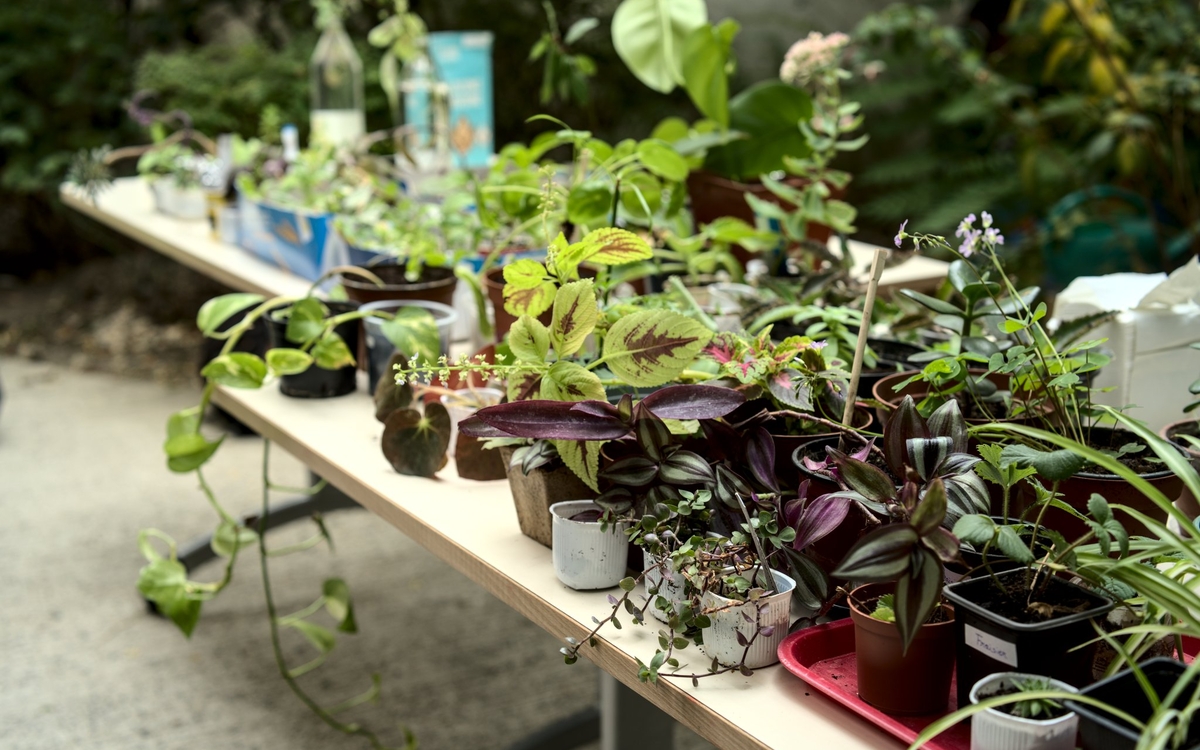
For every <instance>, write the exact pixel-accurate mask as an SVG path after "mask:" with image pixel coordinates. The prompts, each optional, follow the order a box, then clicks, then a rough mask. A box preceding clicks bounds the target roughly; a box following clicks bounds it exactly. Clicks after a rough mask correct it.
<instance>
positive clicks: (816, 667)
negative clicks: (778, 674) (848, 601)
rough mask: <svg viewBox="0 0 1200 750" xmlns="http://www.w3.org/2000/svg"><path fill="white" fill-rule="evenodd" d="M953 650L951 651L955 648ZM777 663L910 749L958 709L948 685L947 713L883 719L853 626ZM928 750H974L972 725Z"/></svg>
mask: <svg viewBox="0 0 1200 750" xmlns="http://www.w3.org/2000/svg"><path fill="white" fill-rule="evenodd" d="M951 647H952V646H951ZM1183 650H1184V652H1185V654H1186V657H1185V661H1189V662H1190V661H1191V660H1192V659H1193V658H1194V657H1195V655H1196V653H1197V652H1198V651H1200V639H1196V638H1188V637H1185V638H1184V639H1183ZM779 661H780V662H782V663H783V666H784V668H785V669H787V670H788V671H789V672H791V673H792V674H794V675H796V676H797V677H799V678H800V679H802V680H804V681H805V682H807V683H808V684H809V685H810V686H811V687H812V688H813V689H814V690H816V691H818V692H820V693H822V694H824V695H825V696H827V697H829V698H831V699H833V700H834V701H836V702H838V703H840V704H842V705H843V706H845V707H846V708H848V709H850V710H851V711H853V712H854V713H856V714H858V715H859V716H861V717H862V718H863V719H865V720H866V721H869V722H871V723H872V724H874V725H875V726H877V727H879V728H880V729H882V730H884V731H885V732H888V733H890V734H892V735H893V736H895V737H896V739H898V740H900V741H902V742H904V743H905V744H909V743H911V742H912V741H913V740H915V739H916V738H917V735H918V734H920V733H921V730H923V729H925V727H927V726H929V725H930V724H932V723H933V722H934V721H936V720H938V719H940V718H941V717H943V716H945V715H946V714H949V713H951V712H953V711H956V710H957V709H958V701H957V700H956V697H955V696H956V695H957V691H956V689H955V688H956V685H955V683H954V681H951V683H950V702H949V703H948V704H947V706H946V710H945V711H942V712H941V713H937V714H929V715H926V716H897V715H893V714H888V713H884V712H883V711H880V710H879V709H878V708H875V707H874V706H872V705H870V704H868V703H866V702H865V701H863V700H862V699H861V698H859V697H858V664H857V662H856V660H855V657H854V622H853V621H852V620H838V621H836V622H830V623H827V624H825V625H817V626H815V627H811V628H805V629H804V630H798V631H796V632H795V633H792V634H791V635H789V636H788V637H787V638H786V639H785V640H784V642H783V643H781V644H779ZM924 747H926V748H928V750H970V747H971V722H970V721H969V720H968V721H965V722H961V723H959V724H958V725H956V726H954V727H952V728H950V729H948V730H946V731H945V732H942V733H941V734H939V735H938V736H937V737H935V738H934V739H933V740H931V741H930V742H929V743H927V744H926V745H925V746H924Z"/></svg>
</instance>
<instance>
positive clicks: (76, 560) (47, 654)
mask: <svg viewBox="0 0 1200 750" xmlns="http://www.w3.org/2000/svg"><path fill="white" fill-rule="evenodd" d="M0 378H3V385H4V400H3V404H2V406H0V510H2V511H3V516H2V518H3V521H2V522H0V563H2V564H3V579H2V580H3V586H2V587H0V592H3V594H4V599H5V606H4V607H3V608H0V656H2V664H3V667H2V668H0V748H4V750H50V749H54V750H58V749H60V748H67V747H71V748H81V749H82V748H89V749H90V748H95V749H98V750H176V749H178V750H185V749H186V750H196V748H221V749H222V750H239V749H243V748H245V749H247V750H249V749H254V750H285V749H286V750H307V749H309V748H312V749H314V750H315V749H317V748H320V749H321V750H342V749H343V748H344V749H346V750H350V749H358V748H365V747H367V744H366V743H365V742H363V741H362V740H361V739H356V738H351V737H345V736H342V735H339V734H338V733H336V732H334V731H332V730H330V729H328V728H327V727H325V726H324V725H323V724H322V723H321V722H320V721H319V720H318V719H316V718H315V717H314V716H313V715H312V714H311V713H309V711H308V710H307V709H306V708H305V707H304V706H303V705H301V704H300V703H299V702H298V701H297V700H296V699H295V698H294V697H293V696H292V695H291V694H290V693H289V692H288V690H287V688H286V687H285V685H284V683H283V682H282V680H281V679H280V678H279V675H278V673H277V672H276V669H275V664H274V661H273V659H272V657H271V649H270V642H269V639H268V631H267V623H266V615H265V614H264V609H263V601H262V586H261V583H260V580H259V574H258V559H257V558H258V556H257V554H256V553H254V551H253V550H251V551H249V552H248V553H247V554H245V555H244V557H243V558H242V559H240V560H239V562H238V564H237V566H236V572H235V580H234V583H233V585H232V586H230V588H228V589H227V590H226V591H225V592H224V593H222V595H221V596H220V597H219V598H218V599H216V600H215V601H212V602H209V603H207V604H205V606H204V612H203V614H202V616H201V619H200V623H199V626H198V627H197V628H196V632H195V633H194V635H193V636H192V638H191V639H190V640H187V639H185V638H184V637H183V636H182V634H181V633H180V632H179V631H178V630H176V629H175V627H174V626H173V625H171V624H170V623H169V622H167V621H165V620H162V619H159V618H157V617H153V616H150V615H148V614H147V612H146V609H145V606H144V604H143V602H142V601H141V599H140V598H139V596H138V594H137V592H136V590H135V589H134V583H135V581H136V578H137V572H138V569H139V568H140V567H141V565H142V559H141V557H140V555H139V553H138V550H137V546H136V539H137V532H138V530H139V529H141V528H145V527H156V528H159V529H162V530H163V531H165V532H167V533H169V534H171V535H172V536H174V537H175V538H176V539H178V540H180V541H181V542H182V541H185V540H187V539H189V538H190V537H192V536H194V535H196V534H199V533H201V532H204V531H206V530H209V529H211V527H212V526H213V525H214V524H215V517H214V515H213V513H212V511H211V509H210V508H209V507H208V506H207V504H206V503H205V501H204V498H203V496H202V495H201V494H200V492H199V490H198V489H197V487H196V486H195V480H194V478H193V476H191V475H186V476H180V475H176V474H172V473H170V472H169V471H167V469H166V467H165V464H164V459H163V455H162V452H161V443H162V440H163V425H164V423H165V420H166V417H167V415H168V414H170V413H172V412H174V411H176V410H178V409H180V408H184V407H186V406H189V405H192V404H194V403H195V401H196V399H197V397H198V391H197V389H193V388H171V387H167V386H163V385H158V384H155V383H152V382H149V381H145V380H133V379H127V378H120V377H116V376H112V375H104V374H96V373H80V372H74V371H70V370H67V369H65V368H63V367H60V366H56V365H51V364H46V363H36V362H30V361H27V360H23V359H16V358H3V359H0ZM261 450H262V444H261V441H259V440H258V439H257V438H253V437H250V438H245V437H243V438H230V439H228V440H227V441H226V442H225V444H224V445H223V446H222V448H221V450H220V452H219V454H218V455H217V457H216V458H215V459H214V460H213V462H212V463H211V464H210V467H211V468H209V469H208V471H207V472H206V477H207V478H208V480H209V482H210V483H211V484H212V486H213V489H214V491H215V493H216V494H217V496H218V497H219V498H221V500H222V502H223V503H224V504H225V505H226V507H228V508H229V509H230V510H232V511H235V512H237V513H245V512H252V511H255V510H256V509H257V507H258V504H259V502H260V494H259V493H260V489H259V481H258V473H259V466H260V461H261ZM273 457H274V460H273V462H272V463H273V478H274V480H275V481H276V482H279V483H288V484H296V483H303V482H304V481H305V477H306V473H305V471H304V468H303V467H302V466H301V465H300V464H299V463H298V462H296V461H295V460H293V459H291V458H290V457H289V456H287V455H286V454H284V453H283V452H282V451H275V452H274V454H273ZM328 525H329V527H330V530H331V532H332V535H333V537H334V541H335V545H336V552H335V553H332V554H331V553H330V552H329V550H327V549H326V548H324V547H321V548H318V549H316V550H311V551H308V552H305V553H301V554H298V555H293V556H289V557H284V558H276V559H274V560H273V563H272V571H273V576H272V580H273V586H274V589H275V593H276V599H277V601H278V603H279V607H280V611H281V612H290V611H294V610H298V609H300V608H302V607H304V606H306V605H307V604H308V603H309V602H311V601H312V600H313V599H315V598H316V596H317V595H318V593H319V591H320V585H321V581H322V580H323V579H324V578H325V577H328V576H332V575H336V576H340V577H342V578H344V579H345V580H346V581H347V582H348V583H349V585H350V588H351V591H352V592H353V595H354V597H355V603H356V613H357V619H358V623H359V628H360V633H359V634H358V635H355V636H343V637H340V638H339V645H338V648H337V649H336V650H335V651H334V653H333V655H332V656H331V658H330V661H329V662H328V663H327V664H326V665H325V666H323V667H322V668H320V669H319V670H317V671H315V672H313V673H311V674H309V675H308V676H306V677H303V678H302V681H303V684H304V685H305V687H307V688H308V689H310V690H312V691H313V693H314V694H315V695H316V696H317V697H318V699H319V700H321V701H322V702H323V703H326V704H334V703H337V702H339V701H341V700H343V699H345V698H347V697H349V696H351V695H354V694H356V693H358V692H360V691H361V690H364V689H365V688H366V687H368V686H369V684H370V674H371V673H372V672H375V671H377V672H380V673H381V674H382V677H383V695H382V699H381V700H380V702H379V703H378V705H375V706H364V707H361V708H357V709H353V710H352V711H350V712H347V713H346V714H345V716H344V718H346V719H348V720H354V721H359V722H361V723H363V724H364V725H366V726H370V727H372V728H376V729H378V730H379V731H380V732H381V734H382V735H383V737H384V739H385V740H389V741H391V742H398V740H399V738H400V736H401V735H400V733H399V731H398V729H397V726H398V725H401V724H402V725H404V726H407V727H408V728H410V729H411V730H412V731H413V732H414V733H415V734H416V735H417V738H418V740H419V742H420V745H421V747H422V748H425V749H427V750H442V749H443V748H450V749H455V750H457V749H466V750H471V749H474V748H480V749H488V748H504V747H507V746H508V745H509V744H510V743H512V742H514V741H516V740H518V739H519V738H521V737H522V736H524V735H525V734H527V733H529V732H531V731H533V730H535V729H537V728H538V727H540V726H541V725H543V724H545V723H548V722H549V721H552V720H554V719H558V718H561V717H564V716H567V715H569V714H571V713H573V712H575V711H577V710H579V709H581V708H583V707H585V706H587V705H589V704H591V703H593V702H594V701H595V698H596V682H597V676H596V671H595V669H594V668H593V667H592V666H591V665H590V664H587V663H585V662H580V663H579V664H576V665H575V666H572V667H567V666H566V665H564V664H562V662H561V659H560V658H559V656H558V654H557V646H556V644H555V642H554V639H552V638H551V637H550V636H549V635H547V634H546V633H544V632H543V631H542V630H540V629H539V628H537V627H536V626H534V625H533V624H531V623H529V622H528V621H526V620H525V619H524V618H523V617H521V616H520V615H519V614H517V613H516V612H514V611H513V610H511V609H509V608H508V606H506V605H505V604H503V603H502V602H500V601H499V600H497V599H494V598H493V597H491V596H490V595H489V594H487V593H485V592H484V591H482V590H481V589H479V588H478V587H476V586H475V585H474V584H472V583H471V582H470V581H468V580H467V579H466V578H464V577H463V576H461V575H460V574H458V573H456V572H455V571H453V570H451V569H449V568H447V567H446V566H445V565H443V564H442V563H441V562H440V561H438V560H437V559H436V558H434V557H433V556H431V555H430V554H429V553H427V552H425V550H423V549H422V548H420V547H419V546H417V545H416V544H415V543H414V542H411V541H409V540H408V539H407V538H406V537H404V536H403V535H401V534H400V533H399V532H397V531H395V530H394V529H393V528H392V527H390V526H388V525H387V524H385V523H384V522H382V521H380V520H377V519H376V518H374V517H373V516H371V515H370V514H368V513H366V512H359V511H344V512H340V513H335V514H333V515H331V516H330V517H329V518H328ZM301 527H304V528H301ZM311 533H312V528H311V524H300V525H298V526H297V527H295V528H289V529H283V530H280V531H277V532H273V533H272V537H271V540H272V543H273V544H276V545H279V544H285V543H288V542H289V541H299V540H300V539H303V538H305V537H307V536H309V535H310V534H311ZM217 573H218V570H217V568H216V567H214V566H211V565H210V566H208V567H207V568H203V569H201V570H200V571H199V572H198V573H197V574H196V575H195V577H197V578H200V579H205V580H210V579H212V578H213V577H215V576H216V575H217ZM288 635H293V636H294V635H295V634H288ZM285 650H286V652H287V654H288V657H289V659H290V660H291V663H292V664H299V663H301V662H303V661H306V660H307V659H309V658H311V656H312V652H311V649H310V648H309V647H308V646H307V645H306V644H305V643H304V642H303V641H302V640H301V639H300V638H299V637H294V638H293V637H289V638H287V639H286V640H285ZM676 736H677V739H676V746H677V748H678V749H679V750H701V749H702V748H710V747H711V746H710V745H708V744H707V743H705V742H704V741H702V740H700V739H699V738H698V737H696V736H695V735H694V734H692V733H691V732H689V731H687V730H686V729H683V728H682V727H677V732H676ZM593 747H595V746H593ZM656 750H658V749H656Z"/></svg>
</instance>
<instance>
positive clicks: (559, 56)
mask: <svg viewBox="0 0 1200 750" xmlns="http://www.w3.org/2000/svg"><path fill="white" fill-rule="evenodd" d="M542 8H544V9H545V11H546V23H547V25H548V28H547V30H546V31H545V32H544V33H543V34H542V36H541V37H540V38H539V39H538V40H537V42H536V43H535V44H534V45H533V49H531V50H529V62H537V61H538V60H544V62H543V65H544V72H543V73H542V88H541V91H540V92H539V94H538V101H540V102H541V103H542V106H545V105H547V104H550V103H551V102H553V101H554V99H555V98H557V99H559V100H560V101H563V102H566V101H568V100H571V99H574V100H575V102H576V103H577V104H579V105H580V106H587V105H588V104H590V103H591V95H590V94H589V93H588V79H590V78H592V77H593V76H594V75H596V62H595V61H594V60H592V58H590V57H588V56H587V55H585V54H582V53H578V52H572V51H571V45H573V44H575V43H576V42H578V41H579V40H580V39H582V38H583V37H584V35H585V34H587V33H588V32H589V31H591V30H592V29H594V28H596V27H597V26H599V25H600V21H598V20H597V19H595V18H592V17H591V16H585V17H583V18H580V19H578V20H576V21H575V23H573V24H571V27H570V28H569V29H567V33H566V34H562V33H560V32H559V28H558V13H556V12H555V10H554V5H553V4H552V3H551V2H550V1H549V0H542Z"/></svg>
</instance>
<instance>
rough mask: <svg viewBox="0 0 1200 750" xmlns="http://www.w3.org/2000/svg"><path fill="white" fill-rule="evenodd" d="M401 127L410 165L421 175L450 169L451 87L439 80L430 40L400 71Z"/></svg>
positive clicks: (420, 45) (422, 44) (405, 151)
mask: <svg viewBox="0 0 1200 750" xmlns="http://www.w3.org/2000/svg"><path fill="white" fill-rule="evenodd" d="M398 126H399V128H400V133H401V143H402V145H403V147H404V153H405V154H406V155H407V157H408V159H407V161H408V164H407V165H406V166H409V167H410V168H412V169H413V170H414V171H416V172H417V173H419V174H428V173H437V172H443V171H445V170H447V169H449V167H450V87H449V86H447V85H446V84H445V82H443V81H442V80H441V79H440V78H439V77H438V73H437V66H436V65H435V64H434V61H433V58H432V57H431V56H430V54H429V45H428V42H427V41H426V40H422V41H421V42H420V43H419V45H418V49H417V53H416V55H414V57H413V58H412V59H411V60H409V61H408V62H406V63H404V65H403V67H401V69H400V122H399V123H398ZM400 158H401V159H402V160H403V159H404V155H401V157H400Z"/></svg>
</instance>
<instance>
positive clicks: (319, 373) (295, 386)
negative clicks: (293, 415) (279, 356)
mask: <svg viewBox="0 0 1200 750" xmlns="http://www.w3.org/2000/svg"><path fill="white" fill-rule="evenodd" d="M324 305H325V307H327V308H329V314H330V315H341V314H343V313H348V312H354V311H355V310H357V309H358V304H357V303H354V302H331V301H325V302H324ZM267 323H268V327H269V328H268V329H269V330H270V332H271V348H273V349H295V348H297V347H296V345H295V344H293V343H292V342H291V341H288V340H287V319H286V318H276V317H275V316H274V315H268V316H267ZM333 331H334V333H336V334H337V335H339V336H341V337H342V340H343V341H345V342H346V347H347V348H349V349H350V351H351V353H353V352H357V351H358V331H359V326H358V321H357V320H348V321H346V322H345V323H342V324H341V325H338V326H337V327H336V328H334V329H333ZM357 375H358V368H357V367H356V366H355V365H346V366H345V367H341V368H339V369H337V370H326V369H325V368H323V367H318V366H317V365H316V364H315V363H314V364H312V365H310V366H309V368H308V369H307V370H305V371H304V372H301V373H298V374H296V375H284V376H283V377H281V378H280V379H279V390H280V392H281V393H283V395H285V396H291V397H293V398H333V397H335V396H344V395H346V394H347V393H353V392H354V389H355V388H356V387H357Z"/></svg>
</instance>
